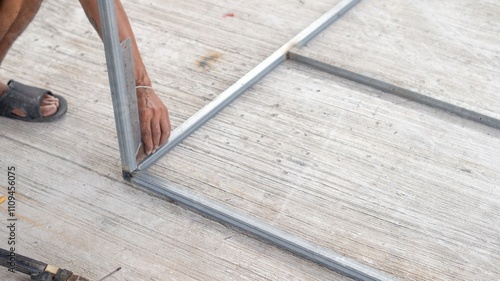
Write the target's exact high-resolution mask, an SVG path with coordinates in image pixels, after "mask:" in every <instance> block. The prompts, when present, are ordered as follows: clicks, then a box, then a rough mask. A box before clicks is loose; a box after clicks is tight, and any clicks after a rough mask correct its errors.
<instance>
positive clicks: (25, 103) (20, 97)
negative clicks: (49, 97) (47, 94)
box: [0, 88, 44, 119]
mask: <svg viewBox="0 0 500 281" xmlns="http://www.w3.org/2000/svg"><path fill="white" fill-rule="evenodd" d="M43 94H44V93H42V95H41V96H40V95H33V94H29V95H26V94H24V93H20V92H18V91H16V90H14V89H12V88H11V89H9V90H7V91H5V93H4V94H3V95H2V96H1V97H0V115H4V116H14V115H15V114H12V110H13V109H16V108H19V109H21V110H23V111H24V112H25V114H26V119H37V118H41V117H42V112H41V110H40V102H41V99H40V97H43Z"/></svg>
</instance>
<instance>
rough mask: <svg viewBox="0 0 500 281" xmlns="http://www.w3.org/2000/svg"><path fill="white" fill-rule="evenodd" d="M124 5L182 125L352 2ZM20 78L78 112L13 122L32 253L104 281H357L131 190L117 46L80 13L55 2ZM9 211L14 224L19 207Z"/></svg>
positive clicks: (4, 140) (23, 219)
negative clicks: (112, 64) (118, 95)
mask: <svg viewBox="0 0 500 281" xmlns="http://www.w3.org/2000/svg"><path fill="white" fill-rule="evenodd" d="M123 2H124V5H125V8H126V9H127V10H128V11H129V15H130V17H131V19H132V24H133V25H134V28H135V30H136V34H137V38H138V41H139V44H140V47H141V49H142V53H143V57H144V60H145V61H146V63H147V65H148V67H149V71H150V74H151V76H152V79H153V81H154V85H155V87H156V89H157V90H158V93H159V94H160V95H161V97H162V98H163V100H165V101H166V103H167V105H168V106H169V109H170V112H171V118H172V122H173V126H174V127H176V126H178V125H179V124H180V123H181V122H182V121H184V120H185V119H187V118H188V117H189V116H190V115H191V114H193V113H194V112H195V111H196V110H198V109H199V108H200V107H202V106H203V105H204V104H206V103H208V102H209V101H210V100H211V99H213V98H214V97H215V96H216V95H217V94H219V93H220V92H221V91H222V90H223V89H225V88H227V87H228V86H229V85H231V84H232V83H233V82H234V81H236V80H237V79H238V78H239V77H240V76H242V75H243V74H244V73H246V72H247V71H248V70H250V69H251V68H252V67H253V66H255V65H256V64H257V63H258V62H259V61H260V60H262V59H264V58H265V57H266V56H267V55H269V54H270V53H271V52H272V51H274V50H275V49H276V48H277V47H279V46H280V45H281V44H283V43H284V42H286V41H287V40H288V39H289V38H291V37H292V36H294V35H295V34H296V33H297V32H299V31H300V30H301V29H303V28H304V27H306V26H307V25H308V24H309V23H310V22H312V21H313V20H314V19H316V18H317V17H319V16H320V15H321V14H322V13H324V12H325V11H327V10H328V9H329V8H330V7H331V6H333V5H334V4H335V3H337V2H338V1H315V2H303V1H293V2H292V1H280V2H279V3H280V5H269V4H267V2H265V1H217V0H207V1H160V0H153V1H151V0H149V1H143V0H140V1H129V0H127V1H126V0H123ZM227 13H233V14H234V17H224V15H225V14H227ZM12 78H13V79H18V80H20V81H22V82H25V83H29V84H32V85H36V86H43V87H47V88H50V89H51V90H53V91H54V92H55V93H59V94H62V95H64V96H65V97H66V99H67V100H68V102H69V107H70V108H69V111H68V114H67V115H66V117H65V118H64V119H63V120H61V121H58V122H56V123H52V124H27V123H20V122H15V121H11V120H8V119H2V120H1V121H0V143H1V144H0V155H1V157H0V169H1V170H2V171H4V173H3V174H5V173H6V169H7V167H8V166H15V167H16V169H17V171H18V204H19V208H18V219H19V221H18V224H19V230H18V233H17V235H18V239H19V240H18V242H19V246H18V248H17V249H18V253H21V254H25V255H28V256H30V257H33V258H37V259H41V260H43V261H46V262H50V263H52V264H55V265H58V266H61V267H64V268H68V269H70V270H74V271H77V272H80V273H83V274H84V275H86V276H87V277H90V278H94V279H98V278H100V277H102V276H104V275H105V274H106V273H107V272H109V271H111V270H113V269H114V268H116V267H118V266H122V267H123V270H122V272H120V273H117V274H116V276H114V277H112V278H110V279H109V280H346V279H345V278H344V277H341V276H338V275H336V274H334V273H332V272H330V271H328V270H326V269H324V268H322V267H319V266H316V265H314V264H312V263H310V262H308V261H305V260H302V259H299V258H296V257H295V256H293V255H291V254H289V253H287V252H284V251H282V250H279V249H277V248H275V247H272V246H270V245H268V244H265V243H262V242H260V241H258V240H255V239H253V238H249V237H247V236H245V235H243V234H240V233H239V232H236V231H233V230H231V229H228V228H226V227H223V226H221V225H219V224H217V223H214V222H212V221H209V220H206V219H204V218H202V217H200V216H198V215H196V214H193V213H191V212H189V211H185V210H184V209H182V208H180V207H177V206H176V205H173V204H170V203H168V202H166V201H165V200H162V199H157V198H154V197H152V196H151V195H149V194H146V193H144V192H142V191H139V190H136V189H134V188H133V187H131V186H130V185H129V184H127V183H125V182H124V181H123V180H122V179H121V171H120V166H119V165H120V160H119V158H118V157H119V153H118V149H117V146H118V145H117V140H116V132H115V129H114V121H113V113H112V107H111V101H110V96H109V88H108V84H107V73H106V67H105V63H104V53H103V48H102V44H101V42H100V40H99V38H98V36H97V35H96V33H95V32H94V31H93V30H92V29H91V27H90V24H88V22H87V19H86V18H85V15H84V13H83V11H82V10H81V8H80V7H79V5H78V2H77V1H70V2H68V1H63V0H47V1H44V5H43V6H42V9H41V11H40V13H39V15H38V16H37V18H36V19H35V21H34V22H33V24H32V25H30V26H29V28H28V29H27V31H26V32H25V34H23V36H22V37H20V38H19V40H18V41H17V42H16V44H15V45H14V46H13V48H12V50H11V52H10V53H9V54H8V56H7V57H6V59H5V60H4V62H3V63H2V65H1V67H0V79H1V80H2V81H7V80H8V79H12ZM0 183H1V185H2V189H1V190H2V192H4V190H5V189H4V185H5V179H1V181H0ZM0 213H1V217H0V219H1V220H2V221H3V223H2V225H4V224H5V222H6V205H5V203H4V204H2V205H1V206H0ZM2 228H3V229H4V230H3V231H2V233H4V234H5V232H4V231H5V227H2ZM3 237H5V235H3ZM0 245H2V246H1V247H4V248H5V247H6V240H2V241H0ZM0 279H1V280H28V278H26V277H23V276H21V275H11V274H8V273H7V271H6V270H0Z"/></svg>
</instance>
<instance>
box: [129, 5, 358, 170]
mask: <svg viewBox="0 0 500 281" xmlns="http://www.w3.org/2000/svg"><path fill="white" fill-rule="evenodd" d="M360 1H361V0H342V1H341V2H340V3H338V4H337V5H335V6H334V7H333V8H332V9H330V10H329V11H328V12H327V13H325V14H324V15H323V16H321V17H320V18H318V19H317V20H316V21H314V22H313V23H312V24H311V25H309V26H308V27H307V28H306V29H304V30H303V31H302V32H300V33H299V34H297V35H296V36H295V37H293V38H292V39H291V40H290V41H288V42H287V43H285V44H284V45H283V46H281V47H280V48H279V49H278V50H276V51H275V52H274V53H273V54H272V55H270V56H269V57H268V58H266V59H265V60H264V61H262V62H261V63H260V64H259V65H257V66H256V67H255V68H254V69H252V70H251V71H250V72H248V73H247V74H246V75H245V76H243V77H242V78H240V79H239V80H238V81H237V82H236V83H234V84H233V85H232V86H231V87H229V88H228V89H227V90H225V91H224V92H223V93H221V94H220V95H219V96H218V97H217V98H215V99H214V100H213V101H212V102H210V103H209V104H207V105H206V106H205V107H203V108H202V109H201V110H199V111H198V112H196V113H195V114H194V115H193V116H191V117H190V118H189V119H188V120H186V121H185V122H184V123H182V124H181V125H180V126H179V127H178V128H177V129H175V130H174V131H173V132H172V134H171V136H170V139H169V140H168V142H167V143H166V144H164V145H163V146H161V147H160V148H159V149H158V150H157V151H156V153H154V154H152V155H150V156H148V157H146V158H145V159H144V160H143V161H142V162H141V163H139V165H138V170H145V169H147V168H148V167H149V166H151V165H152V164H153V163H154V162H156V161H157V160H158V159H160V158H161V157H162V156H163V155H165V154H166V153H168V152H169V151H170V150H171V149H172V148H174V147H175V146H176V145H178V144H179V143H180V142H182V141H183V140H184V139H185V138H187V137H188V136H189V135H191V134H192V133H193V132H194V131H196V130H197V129H198V128H199V127H201V126H202V125H203V124H204V123H205V122H207V121H208V120H210V119H211V118H212V117H213V116H215V115H216V114H217V113H218V112H219V111H221V110H222V109H223V108H224V107H226V106H227V105H228V104H230V103H231V102H232V101H233V100H235V99H236V98H237V97H238V96H240V95H241V94H242V93H244V92H245V91H246V90H247V89H248V88H250V87H251V86H252V85H254V84H255V83H256V82H258V81H259V80H260V79H262V77H264V76H265V75H266V74H267V73H269V72H270V71H271V70H273V69H274V68H275V67H276V66H278V65H279V64H281V63H282V62H284V61H285V60H286V59H287V54H288V51H290V50H291V49H292V48H294V47H302V46H303V45H305V44H307V42H309V41H310V40H311V39H312V38H313V37H314V36H316V35H317V34H318V33H320V32H321V31H323V30H324V29H325V28H326V27H328V26H329V25H330V24H332V23H333V22H334V21H335V20H337V19H338V18H339V17H340V16H341V15H343V14H344V13H345V12H347V11H348V10H349V9H351V8H352V7H353V6H354V5H356V4H357V3H359V2H360Z"/></svg>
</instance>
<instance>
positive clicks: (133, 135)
mask: <svg viewBox="0 0 500 281" xmlns="http://www.w3.org/2000/svg"><path fill="white" fill-rule="evenodd" d="M99 15H100V18H101V26H102V38H103V43H104V49H105V54H106V65H107V67H108V76H109V85H110V89H111V98H112V101H113V111H114V115H115V124H116V131H117V133H118V146H119V148H120V159H121V162H122V170H123V172H124V175H125V174H129V173H132V172H133V171H135V170H136V169H137V161H136V154H137V149H138V145H139V144H138V143H137V142H138V141H139V143H140V132H138V127H137V126H138V124H139V120H138V118H139V117H138V116H139V114H138V108H137V97H136V96H135V82H134V85H133V86H132V89H131V86H130V85H127V80H129V79H128V78H129V76H130V73H128V72H127V71H126V70H130V69H132V70H133V68H134V67H133V62H132V61H128V62H127V63H128V65H125V59H126V58H127V57H132V54H131V52H132V50H131V47H130V40H129V41H128V43H127V41H124V43H125V50H124V48H123V47H122V44H121V43H120V38H119V35H118V24H117V21H116V13H115V3H114V1H108V0H99ZM126 52H128V54H127V53H126ZM132 75H133V72H132ZM132 79H133V76H132ZM127 86H128V87H127ZM131 91H132V93H133V94H132V95H131V94H130V93H131ZM134 102H135V107H134V106H131V105H134ZM134 111H135V112H134Z"/></svg>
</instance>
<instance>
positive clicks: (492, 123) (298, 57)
mask: <svg viewBox="0 0 500 281" xmlns="http://www.w3.org/2000/svg"><path fill="white" fill-rule="evenodd" d="M288 58H289V59H291V60H294V61H297V62H299V63H303V64H305V65H308V66H311V67H313V68H316V69H318V70H321V71H325V72H328V73H330V74H333V75H336V76H339V77H342V78H345V79H348V80H351V81H354V82H356V83H360V84H363V85H366V86H369V87H373V88H375V89H377V90H381V91H383V92H386V93H390V94H393V95H396V96H398V97H402V98H405V99H408V100H411V101H414V102H417V103H420V104H423V105H426V106H429V107H433V108H437V109H440V110H444V111H447V112H449V113H452V114H454V115H456V116H459V117H461V118H464V119H467V120H471V121H474V122H477V123H480V124H483V125H486V126H488V127H492V128H495V129H500V120H499V119H496V118H493V117H490V116H487V115H484V114H481V113H479V112H476V111H472V110H469V109H466V108H463V107H460V106H457V105H454V104H451V103H448V102H444V101H441V100H438V99H435V98H432V97H429V96H426V95H423V94H420V93H417V92H414V91H411V90H408V89H405V88H402V87H399V86H396V85H394V84H390V83H386V82H383V81H380V80H377V79H374V78H371V77H368V76H365V75H362V74H359V73H356V72H352V71H349V70H347V69H344V68H341V67H338V66H335V65H331V64H328V63H325V62H322V61H319V60H317V59H314V58H311V57H308V56H307V55H304V54H302V53H301V51H300V50H291V51H290V52H289V54H288Z"/></svg>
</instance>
